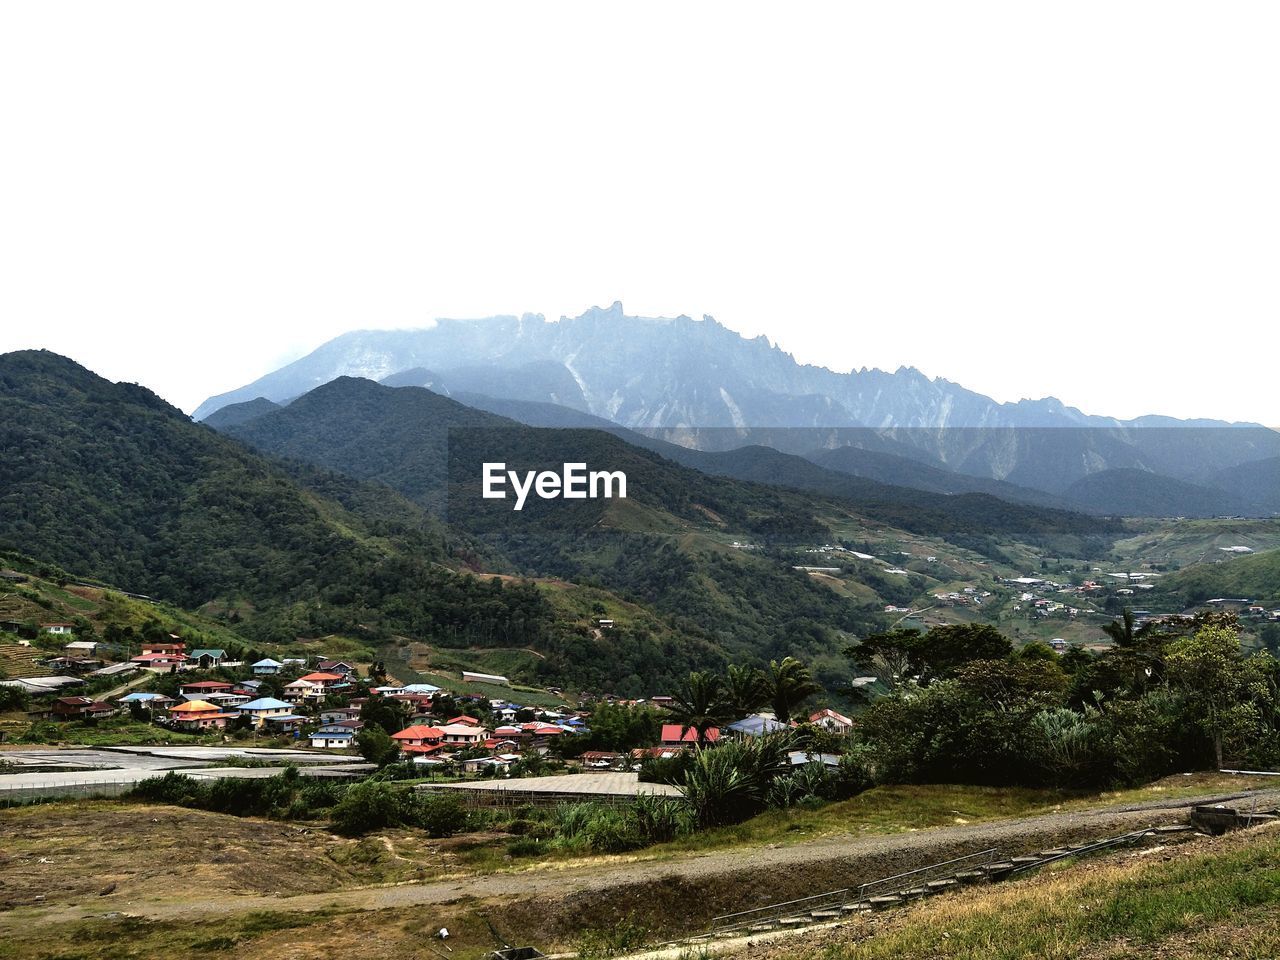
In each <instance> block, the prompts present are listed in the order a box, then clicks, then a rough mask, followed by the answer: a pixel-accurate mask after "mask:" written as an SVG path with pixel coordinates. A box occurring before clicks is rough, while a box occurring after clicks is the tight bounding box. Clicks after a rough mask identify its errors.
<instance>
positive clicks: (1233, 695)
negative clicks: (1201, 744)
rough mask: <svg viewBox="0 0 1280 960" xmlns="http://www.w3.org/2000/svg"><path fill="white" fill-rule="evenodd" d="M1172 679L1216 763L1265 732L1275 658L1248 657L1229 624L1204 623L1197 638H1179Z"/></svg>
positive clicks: (1170, 663)
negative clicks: (1266, 709)
mask: <svg viewBox="0 0 1280 960" xmlns="http://www.w3.org/2000/svg"><path fill="white" fill-rule="evenodd" d="M1165 667H1166V669H1167V671H1168V676H1169V682H1170V684H1171V685H1173V686H1174V687H1177V688H1179V689H1180V690H1181V691H1182V694H1183V696H1184V698H1185V702H1186V704H1187V706H1188V707H1189V709H1190V712H1191V714H1192V716H1193V717H1194V718H1195V720H1196V722H1197V723H1198V725H1199V726H1200V728H1201V729H1202V730H1203V731H1204V733H1205V734H1206V735H1207V736H1208V738H1209V741H1210V743H1212V745H1213V756H1214V761H1215V763H1216V764H1217V766H1218V768H1219V769H1221V768H1222V765H1223V757H1224V755H1225V751H1226V747H1227V746H1228V745H1231V746H1232V747H1233V748H1241V747H1245V746H1246V745H1247V743H1248V740H1249V737H1250V734H1254V733H1260V732H1261V728H1262V721H1263V715H1264V713H1263V708H1264V707H1266V708H1270V707H1272V706H1273V703H1274V693H1273V688H1272V685H1271V683H1270V682H1269V680H1270V677H1271V676H1273V675H1274V673H1275V662H1274V660H1273V659H1272V658H1271V656H1270V655H1269V654H1258V655H1256V656H1254V657H1251V658H1250V659H1249V660H1245V658H1244V656H1243V654H1242V653H1241V650H1240V638H1239V637H1238V636H1237V635H1236V632H1235V631H1234V630H1231V629H1230V628H1227V627H1217V626H1205V627H1202V628H1201V629H1200V630H1198V631H1196V633H1195V634H1194V635H1193V636H1190V637H1183V638H1181V639H1178V640H1175V641H1174V642H1173V643H1171V644H1170V645H1169V651H1168V655H1167V656H1166V658H1165Z"/></svg>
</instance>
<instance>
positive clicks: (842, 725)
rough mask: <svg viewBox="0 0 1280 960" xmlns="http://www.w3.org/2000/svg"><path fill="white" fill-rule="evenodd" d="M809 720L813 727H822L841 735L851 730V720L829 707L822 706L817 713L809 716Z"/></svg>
mask: <svg viewBox="0 0 1280 960" xmlns="http://www.w3.org/2000/svg"><path fill="white" fill-rule="evenodd" d="M809 722H810V723H812V724H813V725H814V726H815V727H822V729H824V730H830V731H831V732H832V733H838V734H840V735H841V736H844V735H845V734H848V733H852V732H853V721H852V720H850V719H849V718H848V717H846V716H845V715H844V714H842V713H836V712H835V711H834V710H832V709H830V708H829V707H824V708H823V709H821V710H819V711H818V712H817V713H814V714H812V715H811V716H810V717H809Z"/></svg>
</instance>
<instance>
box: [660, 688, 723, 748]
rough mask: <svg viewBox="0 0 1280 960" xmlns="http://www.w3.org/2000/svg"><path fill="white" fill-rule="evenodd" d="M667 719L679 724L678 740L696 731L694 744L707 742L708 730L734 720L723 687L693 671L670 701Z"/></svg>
mask: <svg viewBox="0 0 1280 960" xmlns="http://www.w3.org/2000/svg"><path fill="white" fill-rule="evenodd" d="M671 701H672V702H671V717H672V719H673V720H675V721H676V722H677V723H679V724H680V737H681V739H683V738H684V735H685V734H686V733H688V732H689V731H690V730H693V731H696V732H697V735H698V743H700V744H701V743H703V742H704V741H705V740H706V739H707V731H708V730H710V729H711V728H712V727H719V726H721V725H722V724H725V723H727V722H728V721H730V720H732V719H734V718H733V716H732V711H731V709H730V708H729V705H728V704H727V703H726V702H725V699H724V687H723V684H722V683H721V680H720V678H719V677H717V676H716V675H715V674H713V673H703V672H701V671H694V672H693V673H691V674H689V679H688V680H686V681H685V682H684V683H683V684H681V686H680V689H679V690H678V691H676V693H675V694H674V695H673V696H672V698H671Z"/></svg>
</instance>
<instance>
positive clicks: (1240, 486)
mask: <svg viewBox="0 0 1280 960" xmlns="http://www.w3.org/2000/svg"><path fill="white" fill-rule="evenodd" d="M338 377H359V378H366V379H372V380H380V381H382V382H383V383H384V384H386V385H388V386H419V387H426V388H427V389H429V390H432V391H434V392H436V393H439V394H441V395H445V396H452V397H455V398H457V399H460V400H461V401H462V402H464V403H465V404H467V405H468V406H472V407H476V408H484V409H488V410H490V411H492V412H503V411H505V412H504V413H503V415H506V416H510V417H512V418H513V419H516V420H520V421H522V422H526V423H529V422H532V421H537V422H538V423H539V424H540V425H546V422H547V421H548V420H549V419H555V420H558V421H560V422H559V423H558V424H557V425H560V426H570V425H573V426H597V427H604V426H605V425H608V426H609V427H622V428H626V429H627V430H629V431H631V434H632V436H631V438H630V439H631V441H632V442H635V440H634V438H635V435H644V436H648V437H650V438H652V439H657V440H665V441H667V442H668V443H669V444H673V445H675V446H679V447H683V448H685V449H691V450H700V451H705V452H712V451H721V452H724V451H732V450H735V449H740V448H743V447H748V446H757V447H768V448H772V449H774V450H777V451H780V452H782V453H788V454H796V455H799V456H802V457H805V458H807V459H809V460H812V461H813V462H815V463H817V464H819V465H821V466H822V467H824V468H826V469H827V470H831V471H835V472H842V473H846V474H851V475H854V476H858V477H862V478H865V479H871V480H877V481H880V482H883V483H890V484H894V485H899V486H908V487H914V488H917V489H920V490H926V491H930V492H941V493H948V494H964V493H985V494H990V495H993V496H997V497H1001V498H1002V499H1006V500H1010V501H1013V502H1020V503H1031V504H1036V505H1041V506H1059V507H1067V508H1072V509H1077V510H1087V511H1091V512H1095V513H1104V514H1133V515H1170V514H1172V515H1188V516H1207V515H1217V514H1250V515H1269V514H1271V513H1273V512H1277V511H1280V492H1278V490H1280V487H1278V486H1277V485H1276V484H1275V483H1274V482H1272V481H1273V480H1274V478H1275V477H1277V475H1280V433H1277V432H1276V431H1274V430H1270V429H1268V428H1265V427H1262V426H1260V425H1258V424H1241V423H1226V422H1222V421H1213V420H1191V421H1187V420H1175V419H1172V418H1166V417H1158V416H1149V417H1141V418H1138V419H1134V420H1119V419H1115V418H1110V417H1102V416H1091V415H1087V414H1084V413H1082V412H1081V411H1079V410H1077V409H1075V408H1072V407H1068V406H1065V405H1064V404H1062V403H1061V402H1060V401H1058V400H1055V399H1053V398H1046V399H1042V400H1034V401H1033V400H1023V401H1019V402H1017V403H997V402H995V401H993V400H991V399H990V398H988V397H985V396H982V395H981V394H978V393H975V392H973V391H970V390H966V389H965V388H963V387H961V386H959V385H957V384H955V383H952V382H950V381H947V380H942V379H929V378H927V377H925V376H924V375H923V374H921V373H920V372H919V371H917V370H914V369H912V368H902V369H899V370H898V371H896V372H893V373H887V372H884V371H880V370H867V369H862V370H856V371H852V372H849V373H837V372H834V371H831V370H828V369H825V368H822V367H816V366H811V365H803V364H800V363H798V362H796V360H795V359H794V358H793V357H791V356H790V355H789V354H787V353H785V352H784V351H783V350H781V349H780V348H779V347H777V346H775V345H773V344H771V343H769V342H768V341H767V340H766V339H765V338H763V337H757V338H755V339H746V338H743V337H741V336H740V335H738V334H736V333H734V332H732V331H730V330H728V329H727V328H725V327H724V326H723V325H721V324H719V323H718V322H716V321H715V320H714V319H712V318H710V317H704V318H703V319H701V320H694V319H691V318H689V317H683V316H682V317H676V318H674V319H665V318H646V317H632V316H627V315H626V314H625V313H624V312H623V309H622V306H621V304H618V303H614V304H613V305H612V306H610V307H609V308H607V309H602V308H592V309H591V310H588V311H586V312H585V313H583V314H582V315H581V316H578V317H572V318H562V319H561V320H559V321H558V322H550V321H547V320H546V319H545V318H544V317H542V316H541V315H535V314H525V315H523V316H520V317H516V316H499V317H490V318H487V319H483V320H440V321H437V322H436V323H435V324H434V325H432V326H430V327H428V328H426V329H422V330H392V331H377V330H374V331H356V332H352V333H348V334H344V335H342V336H340V337H337V338H336V339H334V340H331V341H330V342H328V343H326V344H324V345H323V346H321V347H319V348H318V349H316V350H315V351H313V352H312V353H311V354H309V355H307V356H305V357H303V358H301V359H299V360H297V361H295V362H293V363H291V364H288V365H287V366H285V367H282V368H281V369H279V370H277V371H275V372H273V373H270V374H268V375H267V376H265V377H262V378H260V379H259V380H256V381H254V382H253V383H251V384H248V385H246V386H244V387H241V388H239V389H237V390H233V391H231V392H229V393H225V394H222V395H220V396H217V397H212V398H210V399H209V400H206V401H205V402H204V403H203V404H201V405H200V407H199V408H198V409H197V410H196V412H195V417H196V418H197V419H209V420H210V422H211V424H212V425H215V426H218V427H220V428H222V427H227V426H232V425H233V424H231V423H230V422H229V419H230V418H235V419H236V420H238V422H246V418H247V419H253V415H256V414H259V413H262V412H268V411H269V410H270V409H271V407H269V406H265V404H268V403H269V404H272V405H283V404H287V403H289V402H290V401H292V400H294V399H296V398H297V397H299V396H302V395H303V394H306V393H308V392H309V391H311V390H313V389H314V388H315V387H317V386H320V385H322V384H325V383H328V382H330V381H332V380H334V379H337V378H338ZM246 402H251V403H253V404H255V406H254V407H252V408H246V407H244V406H243V404H244V403H246ZM502 404H507V406H506V407H503V406H502ZM511 404H515V405H516V406H511ZM575 416H581V417H583V418H589V419H584V420H582V421H579V422H575V420H574V417H575ZM850 450H856V451H861V452H859V453H853V452H850ZM664 455H666V453H665V452H664Z"/></svg>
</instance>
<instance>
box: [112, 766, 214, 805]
mask: <svg viewBox="0 0 1280 960" xmlns="http://www.w3.org/2000/svg"><path fill="white" fill-rule="evenodd" d="M204 786H206V785H205V784H203V783H197V782H196V781H195V780H193V779H192V778H191V777H188V776H186V775H184V774H181V773H173V772H172V771H170V772H169V773H166V774H165V775H164V776H163V777H148V778H147V779H146V780H139V781H138V782H137V783H136V784H134V785H133V789H132V790H130V791H129V794H128V796H129V797H130V798H131V799H134V800H146V801H148V802H150V803H168V804H172V805H173V806H177V807H194V806H198V805H199V804H198V803H196V802H194V801H195V800H196V799H197V798H199V796H200V791H201V789H202V788H203V787H204Z"/></svg>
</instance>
